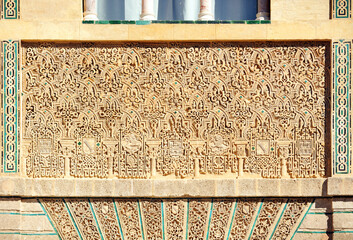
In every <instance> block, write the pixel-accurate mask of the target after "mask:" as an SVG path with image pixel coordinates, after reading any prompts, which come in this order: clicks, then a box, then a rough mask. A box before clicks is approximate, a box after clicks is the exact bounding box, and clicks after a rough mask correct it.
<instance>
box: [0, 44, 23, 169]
mask: <svg viewBox="0 0 353 240" xmlns="http://www.w3.org/2000/svg"><path fill="white" fill-rule="evenodd" d="M1 45H2V50H3V66H2V70H3V89H2V92H3V106H4V114H3V119H4V121H3V143H4V150H3V171H4V172H5V173H16V172H17V171H18V149H17V147H18V145H17V144H18V129H17V127H18V112H17V106H18V105H17V104H18V90H19V89H18V48H19V42H18V41H12V40H8V41H3V42H2V44H1Z"/></svg>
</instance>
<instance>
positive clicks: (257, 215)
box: [248, 199, 264, 240]
mask: <svg viewBox="0 0 353 240" xmlns="http://www.w3.org/2000/svg"><path fill="white" fill-rule="evenodd" d="M263 204H264V199H262V200H261V203H260V207H259V210H258V211H257V214H256V218H255V221H254V224H253V226H252V227H251V231H250V234H249V238H248V240H250V239H251V235H252V233H253V231H254V228H255V225H256V222H257V218H258V217H259V215H260V212H261V208H262V205H263Z"/></svg>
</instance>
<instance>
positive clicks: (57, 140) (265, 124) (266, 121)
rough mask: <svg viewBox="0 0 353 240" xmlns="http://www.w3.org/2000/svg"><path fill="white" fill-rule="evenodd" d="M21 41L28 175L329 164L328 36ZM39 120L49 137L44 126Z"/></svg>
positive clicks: (254, 170)
mask: <svg viewBox="0 0 353 240" xmlns="http://www.w3.org/2000/svg"><path fill="white" fill-rule="evenodd" d="M22 51H23V54H22V56H23V60H22V63H23V71H22V74H23V75H22V76H23V101H22V102H23V106H22V109H23V116H24V117H23V120H22V121H23V122H22V126H23V135H22V136H23V137H22V138H23V139H22V140H21V141H22V142H23V143H24V144H25V145H26V146H30V147H28V148H26V149H25V150H26V151H22V152H21V154H22V155H24V157H25V159H26V168H28V169H26V172H27V175H28V176H29V177H34V178H39V177H64V176H66V175H65V173H66V174H67V175H70V176H72V177H84V178H89V177H97V178H108V177H112V176H115V177H117V178H145V179H146V178H152V177H155V176H158V177H168V178H170V177H174V178H193V177H198V176H200V175H206V174H209V175H212V176H217V175H227V176H233V177H238V176H239V175H241V174H243V173H246V174H252V175H253V176H257V177H263V178H281V177H287V176H290V177H299V178H310V177H324V176H325V175H326V162H325V154H328V151H325V148H326V142H325V139H329V138H330V137H329V134H330V133H328V132H327V130H326V129H327V128H325V126H326V125H327V121H326V116H327V114H326V109H325V106H327V103H326V101H327V100H326V99H328V96H329V92H328V91H327V88H326V85H327V84H326V82H327V81H328V79H329V77H328V76H329V75H328V74H329V71H328V70H329V68H328V67H327V66H328V64H329V63H328V61H327V59H328V54H327V52H328V51H329V47H328V45H327V44H326V43H323V42H316V43H271V42H262V43H226V42H225V43H211V44H210V43H148V44H147V43H131V44H96V43H77V44H61V43H38V44H37V43H24V44H23V50H22ZM39 125H41V126H42V128H45V129H47V130H43V131H47V133H46V134H47V135H48V136H47V137H42V136H41V137H36V136H34V134H33V129H35V128H36V127H37V128H38V126H39ZM45 126H46V127H45ZM49 126H50V127H49ZM49 132H52V133H50V134H49ZM49 135H50V136H49ZM42 138H43V139H51V140H50V141H49V140H43V139H42ZM40 143H44V145H45V146H47V149H50V154H49V155H48V154H47V153H46V152H45V151H40V150H39V147H38V146H41V145H42V144H40ZM63 159H68V160H69V164H66V165H65V164H63V161H64V160H63ZM53 166H55V168H56V169H55V170H54V169H53ZM65 167H66V168H70V169H64V168H65ZM48 169H52V170H48ZM34 173H36V174H34ZM67 177H68V176H67Z"/></svg>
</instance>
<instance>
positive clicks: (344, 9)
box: [332, 0, 352, 18]
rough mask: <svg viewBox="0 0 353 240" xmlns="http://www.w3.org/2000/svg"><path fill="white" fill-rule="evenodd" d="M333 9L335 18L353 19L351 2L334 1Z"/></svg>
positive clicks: (349, 0)
mask: <svg viewBox="0 0 353 240" xmlns="http://www.w3.org/2000/svg"><path fill="white" fill-rule="evenodd" d="M332 7H333V9H332V13H333V16H332V17H333V18H351V16H352V2H351V0H333V3H332Z"/></svg>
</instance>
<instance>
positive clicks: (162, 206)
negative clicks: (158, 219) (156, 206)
mask: <svg viewBox="0 0 353 240" xmlns="http://www.w3.org/2000/svg"><path fill="white" fill-rule="evenodd" d="M161 210H162V233H163V240H165V234H164V233H165V229H164V203H163V200H161Z"/></svg>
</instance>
